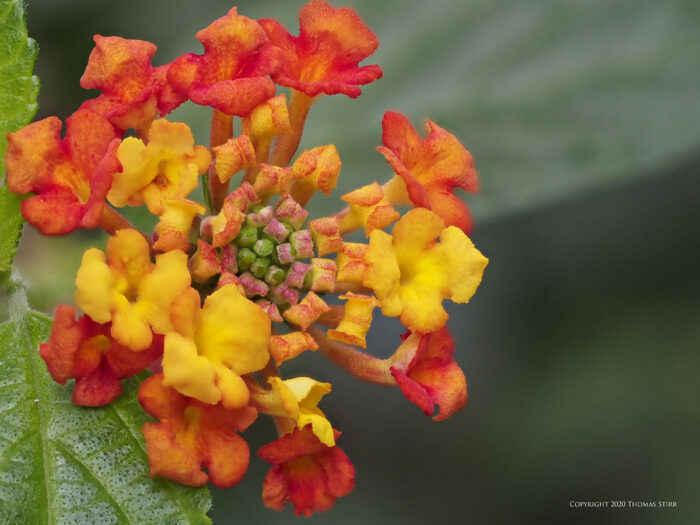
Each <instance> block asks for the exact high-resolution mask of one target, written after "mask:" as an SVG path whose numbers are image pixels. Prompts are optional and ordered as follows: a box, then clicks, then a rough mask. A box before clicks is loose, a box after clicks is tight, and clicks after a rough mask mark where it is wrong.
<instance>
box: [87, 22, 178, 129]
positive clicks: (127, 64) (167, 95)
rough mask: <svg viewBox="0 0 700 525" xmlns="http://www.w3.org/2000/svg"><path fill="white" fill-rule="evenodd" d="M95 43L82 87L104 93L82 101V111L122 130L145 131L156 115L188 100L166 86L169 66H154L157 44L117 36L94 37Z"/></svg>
mask: <svg viewBox="0 0 700 525" xmlns="http://www.w3.org/2000/svg"><path fill="white" fill-rule="evenodd" d="M94 40H95V48H94V49H93V50H92V53H90V58H89V59H88V65H87V67H86V68H85V73H83V76H82V78H81V79H80V86H81V87H83V88H84V89H99V90H100V91H102V93H101V94H100V96H98V97H97V98H94V99H91V100H87V101H85V102H83V105H82V106H80V107H81V109H88V110H90V111H94V112H95V113H99V114H100V115H103V116H104V117H105V118H106V119H107V120H109V121H110V122H111V123H112V124H114V125H115V126H116V127H117V128H119V129H121V130H126V129H129V128H134V129H137V130H144V129H146V128H148V126H149V125H150V123H151V122H152V121H153V119H154V118H155V117H156V113H157V112H160V114H161V115H165V114H166V113H170V112H171V111H173V110H174V109H175V108H176V107H178V106H179V105H180V104H182V103H183V102H184V101H185V100H186V97H184V96H182V95H180V94H178V93H175V92H174V91H173V90H172V88H170V86H169V85H168V83H167V78H166V72H167V70H168V68H169V67H170V65H166V66H161V67H158V68H155V67H153V66H152V65H151V58H152V57H153V54H154V53H155V52H156V46H155V45H154V44H151V43H150V42H144V41H143V40H127V39H125V38H120V37H116V36H107V37H105V36H101V35H95V37H94Z"/></svg>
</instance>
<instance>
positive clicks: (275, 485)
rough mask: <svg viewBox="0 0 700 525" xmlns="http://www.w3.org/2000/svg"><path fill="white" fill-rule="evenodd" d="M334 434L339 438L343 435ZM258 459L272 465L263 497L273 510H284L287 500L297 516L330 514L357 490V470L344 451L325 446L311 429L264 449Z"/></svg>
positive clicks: (296, 431) (295, 432)
mask: <svg viewBox="0 0 700 525" xmlns="http://www.w3.org/2000/svg"><path fill="white" fill-rule="evenodd" d="M334 432H335V439H337V438H338V437H339V436H340V432H338V431H337V430H335V431H334ZM258 456H260V458H262V459H264V460H265V461H267V462H269V463H272V465H273V467H272V468H271V469H270V470H269V471H268V472H267V476H266V477H265V481H264V482H263V494H262V499H263V503H264V504H265V506H266V507H269V508H271V509H275V510H282V509H284V504H285V502H287V501H288V502H290V503H292V504H293V505H294V512H295V513H296V515H297V516H301V515H304V516H311V514H313V513H314V512H325V511H327V510H328V509H330V508H331V507H332V506H333V505H334V503H335V500H336V499H338V498H341V497H343V496H346V495H347V494H349V493H350V492H351V491H352V489H353V488H354V487H355V468H354V467H353V465H352V463H351V462H350V459H349V458H348V457H347V455H345V452H343V451H342V450H341V449H340V448H339V447H337V446H327V445H325V444H323V443H322V442H321V441H320V440H319V439H318V438H317V437H316V436H315V435H314V433H313V432H312V431H311V428H310V427H309V426H307V427H304V428H302V429H294V431H292V432H291V433H290V434H285V435H284V436H282V437H281V438H279V439H278V440H276V441H273V442H272V443H269V444H268V445H265V446H264V447H261V448H260V450H258Z"/></svg>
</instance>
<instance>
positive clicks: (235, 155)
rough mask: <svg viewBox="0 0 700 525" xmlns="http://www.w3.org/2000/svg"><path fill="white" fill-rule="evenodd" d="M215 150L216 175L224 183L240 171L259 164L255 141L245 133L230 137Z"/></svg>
mask: <svg viewBox="0 0 700 525" xmlns="http://www.w3.org/2000/svg"><path fill="white" fill-rule="evenodd" d="M213 152H214V155H216V163H215V166H216V175H217V176H218V177H219V181H221V182H222V183H223V182H228V180H229V179H230V178H231V177H233V176H234V175H235V174H236V173H237V172H238V171H240V170H242V169H244V168H250V167H255V166H257V165H258V164H257V160H256V158H255V149H254V148H253V143H252V142H251V141H250V137H248V135H246V134H245V133H241V134H240V135H239V136H238V137H236V138H235V139H233V138H232V139H228V140H227V141H226V142H225V143H224V144H222V145H221V146H217V147H215V148H213Z"/></svg>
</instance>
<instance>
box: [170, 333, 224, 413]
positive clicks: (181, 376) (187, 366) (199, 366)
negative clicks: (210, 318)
mask: <svg viewBox="0 0 700 525" xmlns="http://www.w3.org/2000/svg"><path fill="white" fill-rule="evenodd" d="M163 384H164V385H165V386H171V387H173V388H174V389H175V390H177V391H178V392H180V393H181V394H183V395H186V396H189V397H193V398H195V399H198V400H200V401H201V402H203V403H209V404H211V405H213V404H215V403H218V402H219V400H220V399H221V392H220V391H219V389H218V388H217V387H216V368H215V366H214V364H212V363H211V361H209V360H208V359H206V358H204V357H201V356H199V355H197V347H196V346H195V344H194V341H192V340H191V339H187V338H185V337H182V336H181V335H180V334H178V333H175V332H171V333H169V334H167V335H166V336H165V346H164V351H163Z"/></svg>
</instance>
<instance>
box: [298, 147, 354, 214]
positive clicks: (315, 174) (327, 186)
mask: <svg viewBox="0 0 700 525" xmlns="http://www.w3.org/2000/svg"><path fill="white" fill-rule="evenodd" d="M342 165H343V163H342V162H340V155H338V150H337V149H335V146H334V145H333V144H330V145H328V146H319V147H317V148H314V149H312V150H304V151H303V153H302V154H301V155H299V158H298V159H297V160H296V161H295V162H294V166H293V167H292V169H293V170H294V181H293V182H292V188H291V195H292V197H293V198H294V200H295V201H297V202H298V203H299V204H301V205H302V206H304V205H306V203H307V202H309V199H310V198H311V197H312V196H313V194H314V193H315V192H316V191H317V190H321V191H322V192H323V193H324V194H325V195H326V196H328V195H330V193H331V190H332V189H333V188H335V186H336V184H337V182H338V176H339V175H340V168H341V166H342Z"/></svg>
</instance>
